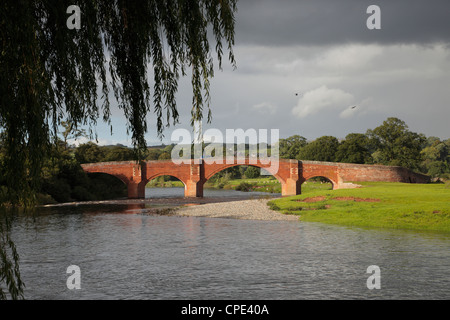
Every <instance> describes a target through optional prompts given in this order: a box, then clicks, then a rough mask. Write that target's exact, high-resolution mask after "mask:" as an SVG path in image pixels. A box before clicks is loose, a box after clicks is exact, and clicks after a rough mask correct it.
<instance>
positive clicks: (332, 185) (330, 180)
mask: <svg viewBox="0 0 450 320" xmlns="http://www.w3.org/2000/svg"><path fill="white" fill-rule="evenodd" d="M314 178H325V179H326V180H327V181H329V182H330V183H331V187H332V189H333V190H335V189H337V181H335V180H334V179H332V178H329V177H327V176H324V175H321V174H317V175H313V176H310V177H308V178H305V179H304V180H303V182H302V184H303V183H305V182H307V181H308V180H311V179H314Z"/></svg>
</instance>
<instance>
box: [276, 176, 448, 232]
mask: <svg viewBox="0 0 450 320" xmlns="http://www.w3.org/2000/svg"><path fill="white" fill-rule="evenodd" d="M303 189H304V188H303V187H302V194H301V195H298V196H292V197H285V198H282V199H276V200H272V201H270V202H269V205H270V206H271V208H273V209H277V210H279V211H281V212H283V213H285V214H296V215H299V218H300V220H302V221H314V222H323V223H331V224H342V225H352V226H361V227H384V228H402V229H416V230H435V231H444V232H450V186H449V185H445V184H426V185H425V184H405V183H386V182H370V183H362V187H361V188H357V189H340V190H310V191H308V192H303V191H304V190H303ZM314 197H316V200H317V201H314V202H306V201H305V199H307V198H314ZM320 197H322V198H320ZM337 198H344V199H343V200H337ZM345 198H347V199H345ZM352 198H355V199H352ZM360 199H364V201H362V200H360ZM357 200H358V201H357ZM307 201H308V200H307Z"/></svg>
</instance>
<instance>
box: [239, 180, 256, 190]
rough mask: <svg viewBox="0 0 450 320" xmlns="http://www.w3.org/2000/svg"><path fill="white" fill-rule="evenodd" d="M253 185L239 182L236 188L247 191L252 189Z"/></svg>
mask: <svg viewBox="0 0 450 320" xmlns="http://www.w3.org/2000/svg"><path fill="white" fill-rule="evenodd" d="M253 187H254V186H253V185H252V184H250V183H247V182H241V183H240V184H239V185H238V186H237V187H236V190H237V191H244V192H248V191H252V190H253Z"/></svg>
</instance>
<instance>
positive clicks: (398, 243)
mask: <svg viewBox="0 0 450 320" xmlns="http://www.w3.org/2000/svg"><path fill="white" fill-rule="evenodd" d="M205 191H206V192H205V197H206V198H207V197H220V194H222V195H223V197H233V198H235V197H238V198H242V199H244V198H248V197H251V196H254V195H255V194H252V193H240V192H236V191H225V190H222V191H213V190H210V191H208V190H205ZM147 192H148V193H149V194H148V195H147V197H149V198H151V197H156V198H164V197H169V199H170V197H172V196H174V195H175V196H178V194H177V193H176V192H182V190H176V188H170V189H169V188H166V189H158V188H151V189H148V190H147ZM221 192H222V193H221ZM181 196H182V193H181ZM12 237H13V239H14V241H15V243H16V246H17V248H18V251H19V254H20V259H21V260H20V270H21V274H22V278H23V280H24V282H25V284H26V288H25V298H26V299H74V300H78V299H89V300H90V299H105V300H107V299H189V300H191V299H193V300H195V299H205V300H209V299H214V300H215V299H243V300H253V299H257V300H259V299H269V300H278V299H449V298H450V235H449V234H440V233H432V232H416V231H404V230H387V229H362V228H354V227H342V226H333V225H325V224H319V223H306V222H300V221H298V222H297V221H251V220H234V219H217V218H198V217H178V216H161V215H154V214H149V213H148V210H146V207H145V206H143V205H141V206H139V205H128V204H120V202H116V203H112V204H96V205H77V206H63V207H53V208H43V209H41V210H40V212H39V214H35V215H34V216H32V217H31V216H19V217H18V218H17V219H15V221H14V223H13V229H12ZM72 265H75V266H77V267H79V271H80V273H79V276H80V277H79V279H80V289H69V286H68V284H67V282H68V279H69V277H72V274H71V273H67V268H68V267H69V266H72ZM369 266H378V267H379V273H378V275H379V278H378V282H377V283H378V284H379V285H380V287H379V289H376V288H375V289H372V290H370V289H369V288H368V285H367V279H368V278H369V277H370V276H372V274H371V273H368V272H367V268H368V267H369ZM70 279H72V278H70ZM74 283H75V282H74Z"/></svg>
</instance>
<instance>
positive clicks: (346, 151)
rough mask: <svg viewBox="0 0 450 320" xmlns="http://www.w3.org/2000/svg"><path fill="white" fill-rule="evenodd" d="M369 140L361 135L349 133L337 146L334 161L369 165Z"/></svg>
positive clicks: (370, 157) (370, 160) (370, 159)
mask: <svg viewBox="0 0 450 320" xmlns="http://www.w3.org/2000/svg"><path fill="white" fill-rule="evenodd" d="M368 144H369V138H368V137H367V136H366V135H365V134H362V133H350V134H348V135H347V136H346V137H345V140H344V141H342V142H341V143H340V144H339V147H338V148H337V151H336V161H337V162H346V163H360V164H364V163H371V162H372V156H371V154H370V151H369V147H368Z"/></svg>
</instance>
